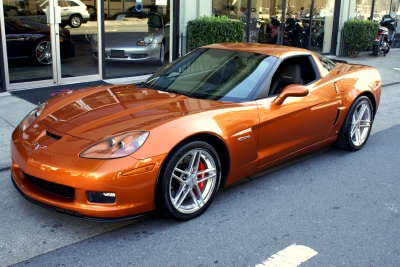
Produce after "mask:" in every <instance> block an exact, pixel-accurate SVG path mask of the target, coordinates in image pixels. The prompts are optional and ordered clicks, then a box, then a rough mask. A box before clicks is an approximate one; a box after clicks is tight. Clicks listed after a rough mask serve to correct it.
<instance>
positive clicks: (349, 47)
mask: <svg viewBox="0 0 400 267" xmlns="http://www.w3.org/2000/svg"><path fill="white" fill-rule="evenodd" d="M378 29H379V25H378V24H377V23H376V22H373V21H368V20H358V19H353V20H349V21H347V22H345V23H344V29H343V30H344V42H345V52H346V54H347V55H348V56H350V57H356V56H357V55H358V54H359V53H360V52H361V51H364V50H366V49H368V48H371V47H372V46H373V44H374V40H375V37H376V34H377V33H378Z"/></svg>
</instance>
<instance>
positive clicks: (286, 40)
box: [283, 18, 308, 49]
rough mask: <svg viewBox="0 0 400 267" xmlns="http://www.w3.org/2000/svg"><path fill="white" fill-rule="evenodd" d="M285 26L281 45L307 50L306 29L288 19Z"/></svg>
mask: <svg viewBox="0 0 400 267" xmlns="http://www.w3.org/2000/svg"><path fill="white" fill-rule="evenodd" d="M285 26H286V27H285V32H284V35H283V44H284V45H288V46H296V47H301V48H306V49H307V48H308V35H307V32H306V29H305V28H303V27H302V26H301V25H300V24H299V23H298V22H297V21H296V20H295V19H294V18H288V19H287V20H286V23H285Z"/></svg>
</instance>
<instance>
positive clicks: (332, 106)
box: [257, 56, 339, 168]
mask: <svg viewBox="0 0 400 267" xmlns="http://www.w3.org/2000/svg"><path fill="white" fill-rule="evenodd" d="M302 60H303V61H302ZM312 60H313V59H312V57H311V56H310V57H304V58H296V59H295V60H293V62H296V63H301V62H302V63H301V64H300V66H301V67H302V70H301V73H302V75H303V79H304V80H305V83H306V85H305V86H306V87H307V89H308V90H309V94H308V95H307V96H304V97H288V98H287V99H285V101H284V102H283V103H282V104H280V105H277V104H276V103H275V102H274V100H275V99H276V98H277V95H269V97H267V98H265V99H259V100H257V105H258V108H259V116H260V126H259V140H258V153H259V167H260V168H262V167H263V166H265V165H266V164H268V163H270V162H273V161H275V160H278V159H280V158H282V157H285V156H287V155H289V154H291V153H293V152H296V151H298V150H301V149H303V148H306V147H308V146H311V145H313V144H316V143H318V142H321V141H323V140H325V138H326V136H327V135H328V133H329V130H330V129H331V128H332V126H333V124H334V121H335V117H336V114H337V109H338V105H339V103H338V101H337V100H336V98H335V97H336V91H335V87H334V85H333V83H332V82H331V81H327V82H324V80H321V79H320V78H319V73H318V71H317V69H316V67H315V64H312ZM304 62H306V63H304ZM291 64H292V63H291ZM278 70H279V69H278ZM272 79H274V78H272ZM272 83H273V81H272V82H271V85H272Z"/></svg>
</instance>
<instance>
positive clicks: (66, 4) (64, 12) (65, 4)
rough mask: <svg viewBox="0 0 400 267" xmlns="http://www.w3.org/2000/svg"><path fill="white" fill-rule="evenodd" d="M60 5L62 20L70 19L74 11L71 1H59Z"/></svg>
mask: <svg viewBox="0 0 400 267" xmlns="http://www.w3.org/2000/svg"><path fill="white" fill-rule="evenodd" d="M58 4H59V5H60V13H61V20H62V21H68V19H69V16H70V15H71V13H72V11H73V10H72V6H71V2H70V1H58Z"/></svg>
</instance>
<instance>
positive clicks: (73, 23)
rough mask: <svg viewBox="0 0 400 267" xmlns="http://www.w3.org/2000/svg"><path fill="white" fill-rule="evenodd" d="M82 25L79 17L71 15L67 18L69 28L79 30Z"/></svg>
mask: <svg viewBox="0 0 400 267" xmlns="http://www.w3.org/2000/svg"><path fill="white" fill-rule="evenodd" d="M81 25H82V17H81V16H79V15H72V16H71V17H70V18H69V26H70V27H71V28H79V27H80V26H81Z"/></svg>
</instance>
